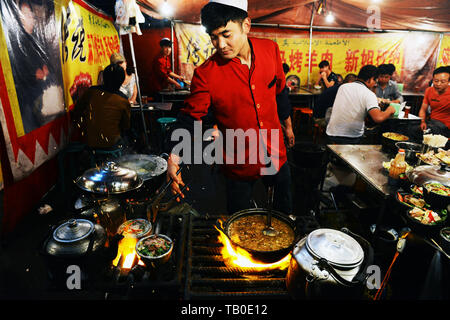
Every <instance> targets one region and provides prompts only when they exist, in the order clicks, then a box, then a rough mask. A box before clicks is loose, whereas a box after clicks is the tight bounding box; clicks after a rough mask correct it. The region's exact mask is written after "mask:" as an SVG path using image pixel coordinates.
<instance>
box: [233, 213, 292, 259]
mask: <svg viewBox="0 0 450 320" xmlns="http://www.w3.org/2000/svg"><path fill="white" fill-rule="evenodd" d="M266 222H267V217H266V216H264V215H250V216H244V217H241V218H239V219H236V220H235V221H232V222H231V224H230V226H229V227H228V232H229V236H230V238H231V240H232V241H233V242H234V243H236V244H238V245H239V246H241V247H243V248H246V249H250V250H255V251H276V250H281V249H285V248H287V247H289V246H290V245H291V244H292V242H293V241H294V237H295V234H294V230H292V228H291V227H290V226H289V225H288V224H287V223H285V222H283V221H280V220H278V219H277V218H275V217H272V221H271V225H272V227H273V228H274V229H275V230H276V231H278V235H276V236H275V237H271V236H266V235H264V234H263V229H264V228H265V226H266Z"/></svg>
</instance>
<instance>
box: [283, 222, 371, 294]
mask: <svg viewBox="0 0 450 320" xmlns="http://www.w3.org/2000/svg"><path fill="white" fill-rule="evenodd" d="M372 263H373V249H372V247H371V246H370V244H369V242H367V241H366V240H365V239H364V238H362V237H360V236H358V235H356V234H354V233H352V232H350V230H348V229H346V228H343V229H341V230H340V231H339V230H334V229H317V230H314V231H312V232H311V233H310V234H309V235H307V236H305V237H304V238H302V239H301V240H300V241H299V242H298V243H297V244H296V245H295V247H294V249H293V252H292V259H291V262H290V265H289V269H288V273H287V276H286V285H287V288H288V290H289V292H290V294H291V295H292V296H293V297H294V298H303V297H307V298H338V299H344V298H351V299H355V298H358V297H361V296H362V293H363V290H364V288H365V284H366V281H367V278H368V274H367V273H366V269H367V267H368V266H369V265H371V264H372Z"/></svg>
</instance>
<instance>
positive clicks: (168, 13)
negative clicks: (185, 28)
mask: <svg viewBox="0 0 450 320" xmlns="http://www.w3.org/2000/svg"><path fill="white" fill-rule="evenodd" d="M159 12H160V13H161V15H162V16H163V17H164V18H170V17H172V16H173V12H174V10H173V7H172V6H171V5H170V4H168V3H167V1H164V2H163V3H162V5H161V8H160V9H159Z"/></svg>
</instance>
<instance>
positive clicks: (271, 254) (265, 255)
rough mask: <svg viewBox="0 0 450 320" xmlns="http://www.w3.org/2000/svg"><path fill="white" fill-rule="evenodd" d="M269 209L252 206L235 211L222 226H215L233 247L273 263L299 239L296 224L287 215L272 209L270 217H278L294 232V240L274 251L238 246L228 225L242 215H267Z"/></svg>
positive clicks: (285, 253)
mask: <svg viewBox="0 0 450 320" xmlns="http://www.w3.org/2000/svg"><path fill="white" fill-rule="evenodd" d="M268 212H269V210H267V209H263V208H253V209H245V210H241V211H238V212H236V213H234V214H233V215H231V216H230V218H228V219H227V220H226V221H225V223H224V224H223V228H222V227H221V226H220V225H218V226H217V227H218V228H219V229H220V230H221V231H222V232H223V233H224V234H225V235H226V236H227V237H228V239H229V240H230V242H231V244H232V245H233V246H234V247H239V248H242V249H244V250H245V251H247V252H248V253H249V254H250V255H251V257H252V258H253V259H255V260H257V261H259V262H261V263H273V262H277V261H279V260H281V259H282V258H284V257H285V256H286V255H288V254H289V253H290V252H291V251H292V249H293V248H294V245H295V244H296V243H297V242H298V241H299V240H300V235H299V234H298V233H297V226H296V224H295V222H294V221H293V220H292V219H291V218H289V217H288V216H287V215H285V214H283V213H281V212H278V211H275V210H272V219H273V218H275V219H278V220H280V221H282V222H284V223H286V224H287V225H288V226H289V227H290V228H291V230H292V231H293V232H294V240H293V241H292V243H291V244H290V245H289V246H288V247H286V248H283V249H280V250H274V251H258V250H252V249H247V248H245V247H242V246H240V245H239V244H237V243H235V242H234V241H233V240H232V239H231V236H230V230H229V229H230V226H231V224H232V223H233V222H234V221H236V220H238V219H240V218H243V217H247V216H253V215H262V216H267V214H268Z"/></svg>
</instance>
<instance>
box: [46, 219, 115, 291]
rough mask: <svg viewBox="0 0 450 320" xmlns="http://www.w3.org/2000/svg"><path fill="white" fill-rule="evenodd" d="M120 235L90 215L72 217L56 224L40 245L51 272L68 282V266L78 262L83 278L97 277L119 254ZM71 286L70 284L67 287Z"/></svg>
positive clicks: (55, 278)
mask: <svg viewBox="0 0 450 320" xmlns="http://www.w3.org/2000/svg"><path fill="white" fill-rule="evenodd" d="M121 238H122V236H120V235H116V236H114V237H113V238H112V239H109V241H108V242H109V244H108V247H106V246H105V244H106V241H107V236H106V231H105V229H104V228H103V227H102V226H101V225H99V224H95V223H93V222H91V221H89V220H86V219H70V220H66V221H63V222H62V223H61V224H59V225H56V226H52V227H51V228H50V230H49V232H48V234H47V235H46V237H45V239H44V240H43V242H42V244H41V246H40V254H41V255H42V256H43V257H44V258H45V263H46V265H47V267H48V271H49V275H50V276H51V278H52V279H53V280H55V281H56V283H57V284H60V285H63V286H65V285H66V280H67V276H68V275H67V273H66V272H67V270H68V269H67V268H68V267H69V266H71V265H76V266H78V267H79V268H80V270H81V272H82V274H83V275H84V276H82V278H90V277H95V276H96V275H99V274H101V270H103V269H104V268H106V267H108V266H109V265H110V263H111V261H112V260H113V259H114V257H115V256H116V255H117V250H118V242H119V240H120V239H121ZM66 289H67V287H66Z"/></svg>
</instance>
